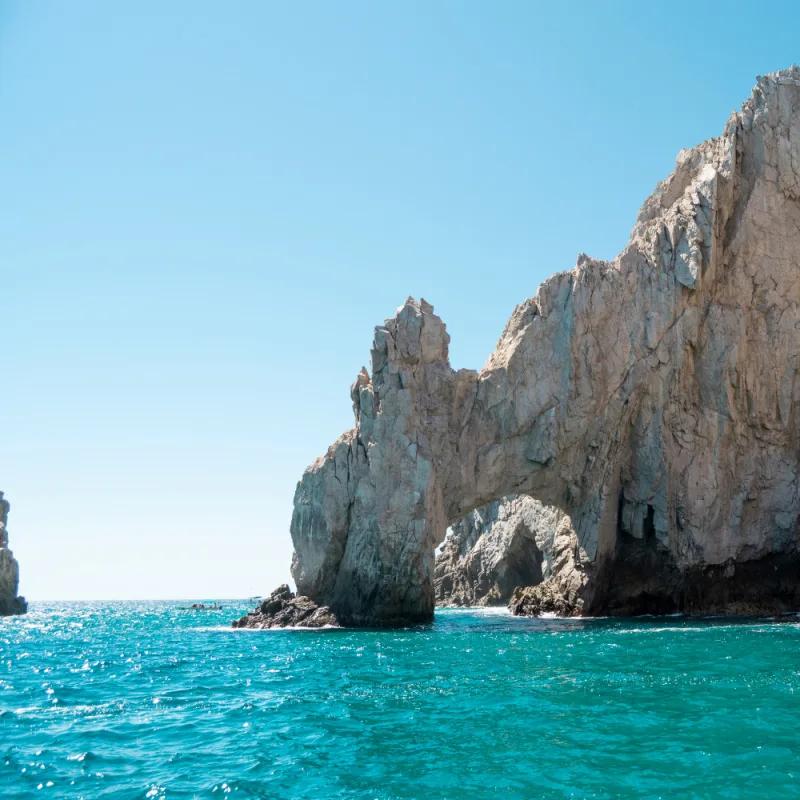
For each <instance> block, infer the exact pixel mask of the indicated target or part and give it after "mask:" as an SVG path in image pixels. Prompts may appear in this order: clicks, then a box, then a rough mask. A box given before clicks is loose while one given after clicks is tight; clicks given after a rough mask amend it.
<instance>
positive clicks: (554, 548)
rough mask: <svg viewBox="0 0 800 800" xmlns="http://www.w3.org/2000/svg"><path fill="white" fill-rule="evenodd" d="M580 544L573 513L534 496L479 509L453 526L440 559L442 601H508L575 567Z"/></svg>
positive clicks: (437, 576) (437, 573) (437, 585)
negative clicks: (522, 589) (520, 589)
mask: <svg viewBox="0 0 800 800" xmlns="http://www.w3.org/2000/svg"><path fill="white" fill-rule="evenodd" d="M576 545H577V539H576V537H575V532H574V531H573V530H572V521H571V520H570V518H569V516H567V515H566V514H565V513H564V512H563V511H562V510H561V509H559V508H555V507H553V506H544V505H542V504H541V503H540V502H539V501H538V500H534V499H533V498H532V497H527V496H526V495H512V496H510V497H503V498H501V499H500V500H495V501H494V502H493V503H489V504H488V505H485V506H481V507H480V508H476V509H475V510H474V511H471V512H470V513H469V514H467V515H466V516H465V517H462V519H460V520H459V521H458V522H456V523H455V524H454V525H453V526H452V533H451V535H450V536H448V538H447V539H446V540H445V543H444V544H443V545H442V549H441V552H440V553H439V555H438V556H437V558H436V567H435V569H434V579H433V583H434V592H435V595H436V605H437V606H490V605H507V604H508V602H509V601H510V600H511V597H512V595H513V594H514V590H515V589H516V588H517V587H519V586H534V585H537V584H539V583H541V582H542V581H543V580H547V579H548V578H550V577H551V576H552V575H553V573H555V575H556V576H559V577H561V578H563V577H564V576H565V575H566V574H568V573H569V572H572V571H574V570H575V568H576V565H575V561H574V556H575V553H576V551H577V547H576Z"/></svg>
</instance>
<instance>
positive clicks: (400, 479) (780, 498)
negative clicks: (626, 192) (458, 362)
mask: <svg viewBox="0 0 800 800" xmlns="http://www.w3.org/2000/svg"><path fill="white" fill-rule="evenodd" d="M448 343H449V337H448V335H447V333H446V331H445V327H444V324H443V323H442V321H441V320H440V319H439V317H437V316H436V315H435V314H434V312H433V307H432V306H431V305H429V304H428V303H426V302H425V301H424V300H422V301H420V302H416V301H414V300H413V299H411V298H409V299H408V300H407V301H406V303H405V304H404V305H403V306H402V307H401V308H400V309H399V310H398V312H397V313H396V314H395V316H394V317H393V318H392V319H389V320H387V321H386V324H385V325H383V326H380V327H378V328H376V330H375V339H374V344H373V348H372V363H371V374H370V373H368V372H367V371H366V370H362V371H361V373H360V374H359V375H358V378H357V379H356V381H355V383H354V384H353V387H352V390H351V396H352V399H353V407H354V411H355V422H356V424H355V427H354V428H353V429H352V430H351V431H348V432H347V433H345V434H344V435H343V436H342V437H341V438H340V439H339V440H338V441H337V442H335V443H334V445H333V446H332V447H331V448H330V449H329V450H328V453H327V454H326V455H325V456H323V457H322V458H320V459H318V460H317V461H316V462H314V464H312V465H311V467H309V469H308V470H307V471H306V473H305V475H304V476H303V478H302V480H301V482H300V484H299V485H298V488H297V492H296V495H295V507H294V514H293V518H292V526H291V533H292V539H293V542H294V546H295V556H294V561H293V574H294V577H295V580H296V582H297V586H298V591H299V592H301V593H302V594H304V595H306V596H308V597H309V598H310V599H311V600H313V601H314V602H316V603H319V604H325V605H329V606H330V607H331V609H332V610H333V611H334V613H335V614H336V616H337V617H338V618H339V619H340V621H342V622H343V623H345V624H370V623H373V622H375V621H376V620H377V621H380V622H383V623H391V622H395V621H400V620H410V621H418V620H428V619H430V618H431V616H432V614H433V608H434V602H435V593H434V550H435V548H436V547H437V546H438V545H439V544H440V543H441V542H442V541H443V539H444V536H445V531H446V530H447V528H448V526H449V525H453V524H456V523H458V521H459V520H461V519H462V518H463V517H464V516H465V515H467V514H469V513H470V512H471V511H472V510H473V509H476V508H478V507H480V506H483V505H486V504H488V503H491V502H493V501H495V500H498V499H499V498H502V497H504V496H507V495H512V494H526V495H529V496H531V497H533V498H535V499H537V500H538V501H539V502H541V503H542V504H544V505H547V506H553V507H555V508H558V509H560V511H561V512H562V513H563V514H564V515H565V517H566V518H568V519H569V520H570V523H569V524H570V528H571V530H572V531H573V533H574V536H575V547H574V556H573V563H574V564H575V565H577V566H576V568H575V569H572V570H571V573H570V575H571V577H570V580H572V581H573V582H574V584H575V585H577V584H580V585H579V588H578V590H577V593H576V601H577V600H580V601H581V603H582V605H581V613H617V614H621V613H641V612H646V611H658V612H667V611H677V610H704V609H711V608H717V607H720V606H722V607H734V606H735V607H751V608H759V607H762V605H770V607H772V606H779V607H781V608H790V607H797V606H798V605H800V579H799V578H798V575H800V572H799V571H798V565H799V564H798V512H800V489H799V488H798V487H799V486H800V481H799V480H798V457H799V455H800V422H799V420H798V409H800V406H799V405H798V400H800V381H799V380H798V367H800V364H798V358H799V357H800V70H798V69H797V68H796V67H793V68H792V69H790V70H786V71H783V72H780V73H776V74H774V75H769V76H767V77H764V78H759V79H758V84H757V86H756V88H755V90H754V92H753V95H752V97H751V98H750V99H749V100H748V101H747V102H746V103H745V104H744V105H743V107H742V110H741V112H739V113H735V114H733V116H731V118H730V119H729V120H728V122H727V124H726V126H725V129H724V131H723V134H722V136H720V137H719V138H717V139H712V140H709V141H708V142H704V143H703V144H701V145H699V146H698V147H695V148H694V149H692V150H684V151H682V152H681V153H680V154H679V156H678V159H677V165H676V169H675V171H674V172H673V173H672V175H670V176H669V177H668V178H667V179H666V180H665V181H664V182H663V183H661V184H659V185H658V187H657V188H656V190H655V192H654V193H653V195H652V196H651V197H650V198H649V199H648V200H647V201H646V202H645V204H644V206H643V207H642V210H641V212H640V213H639V217H638V220H637V223H636V226H635V228H634V230H633V234H632V237H631V240H630V243H629V244H628V246H627V247H626V248H625V249H624V250H623V252H622V253H621V254H620V255H619V256H618V257H617V258H616V259H615V260H614V261H613V262H604V261H598V260H595V259H592V258H589V257H588V256H585V255H581V256H579V258H578V262H577V264H576V266H575V267H574V269H572V270H571V271H569V272H564V273H560V274H557V275H554V276H553V277H552V278H550V279H548V280H546V281H545V282H544V283H543V284H542V285H541V287H540V288H539V291H538V293H537V295H536V296H535V297H534V298H532V299H530V300H527V301H525V302H524V303H522V304H521V305H519V306H518V307H517V308H516V310H515V311H514V313H513V315H512V317H511V319H510V321H509V322H508V324H507V326H506V329H505V331H504V332H503V335H502V337H501V338H500V341H499V342H498V345H497V348H496V350H495V352H494V353H493V354H492V355H491V356H490V358H489V360H488V362H487V364H486V365H485V366H484V368H483V369H482V370H481V371H480V372H479V373H478V372H473V371H470V370H458V371H455V370H453V369H452V368H451V367H450V364H449V362H448ZM577 567H579V569H578V568H577ZM553 577H554V578H557V577H558V576H555V575H554V576H553Z"/></svg>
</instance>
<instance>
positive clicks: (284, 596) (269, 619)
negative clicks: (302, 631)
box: [231, 583, 339, 629]
mask: <svg viewBox="0 0 800 800" xmlns="http://www.w3.org/2000/svg"><path fill="white" fill-rule="evenodd" d="M231 625H232V627H234V628H261V629H266V628H290V627H291V628H338V627H339V621H338V620H337V619H336V617H335V615H334V614H333V612H331V610H330V609H329V608H327V607H326V606H318V605H317V604H316V603H315V602H313V601H312V600H309V599H308V598H307V597H302V596H300V597H298V596H297V595H295V594H294V592H292V591H291V589H289V587H288V586H287V585H286V584H285V583H284V584H281V585H280V586H279V587H278V588H277V589H275V591H274V592H273V593H272V594H271V595H270V596H269V597H268V598H266V600H264V601H263V602H262V603H261V605H260V606H259V607H258V608H256V609H255V610H254V611H250V612H249V613H247V614H245V615H244V616H243V617H242V618H241V619H235V620H233V622H232V623H231Z"/></svg>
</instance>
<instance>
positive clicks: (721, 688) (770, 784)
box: [0, 602, 800, 800]
mask: <svg viewBox="0 0 800 800" xmlns="http://www.w3.org/2000/svg"><path fill="white" fill-rule="evenodd" d="M180 605H183V604H181V603H171V602H170V603H167V602H157V603H93V604H90V603H59V604H40V603H34V604H32V608H31V613H29V614H28V615H27V616H26V617H21V618H15V619H4V620H0V797H2V798H47V797H50V798H85V800H90V799H93V798H120V799H122V798H193V797H200V798H225V797H230V798H281V799H284V798H285V799H286V800H289V799H290V798H364V799H365V800H366V799H367V798H457V799H459V800H464V799H465V798H489V797H511V798H537V797H552V798H560V797H565V798H571V797H574V798H583V797H587V798H589V797H591V798H615V797H624V798H628V797H631V798H633V797H637V798H639V797H641V798H650V797H652V798H658V797H661V798H679V797H680V798H682V797H703V798H715V797H720V798H722V797H727V798H739V797H776V798H785V797H797V796H800V627H799V626H798V624H796V622H794V621H792V622H788V623H787V622H784V623H774V622H769V621H755V622H752V621H751V622H732V621H730V620H720V619H717V620H703V621H699V620H692V621H690V620H684V619H679V618H666V619H665V618H655V619H638V620H623V621H620V620H570V621H564V620H524V619H515V618H513V617H509V616H507V615H505V614H502V613H497V612H494V613H492V612H483V613H482V612H479V611H456V610H453V611H449V610H445V611H439V612H438V613H437V616H436V622H435V623H434V624H433V625H431V626H428V627H423V628H419V629H414V630H404V631H338V630H328V631H234V630H231V629H229V628H228V627H227V626H228V624H229V623H230V620H231V619H232V618H233V617H236V616H239V615H240V614H241V613H244V611H246V610H248V609H249V608H250V605H251V604H250V603H242V602H236V603H228V604H226V605H225V608H224V610H223V611H219V612H205V613H196V612H187V611H181V610H180V608H179V606H180Z"/></svg>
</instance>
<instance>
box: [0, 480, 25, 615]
mask: <svg viewBox="0 0 800 800" xmlns="http://www.w3.org/2000/svg"><path fill="white" fill-rule="evenodd" d="M10 508H11V506H10V504H9V502H8V500H6V499H5V498H4V497H3V493H2V492H0V616H10V615H12V614H24V613H25V612H26V611H27V610H28V604H27V603H26V602H25V598H24V597H18V596H17V591H18V589H19V565H18V564H17V562H16V559H15V558H14V554H13V553H12V552H11V551H10V550H9V549H8V531H7V528H6V525H7V524H8V512H9V509H10Z"/></svg>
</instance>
